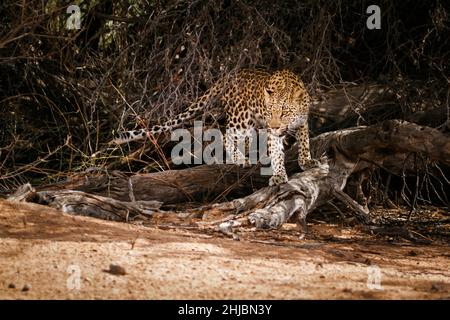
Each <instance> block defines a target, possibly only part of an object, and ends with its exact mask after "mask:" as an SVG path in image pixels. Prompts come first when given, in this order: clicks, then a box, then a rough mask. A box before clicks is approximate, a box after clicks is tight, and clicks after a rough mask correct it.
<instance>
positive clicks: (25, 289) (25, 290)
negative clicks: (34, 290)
mask: <svg viewBox="0 0 450 320" xmlns="http://www.w3.org/2000/svg"><path fill="white" fill-rule="evenodd" d="M30 289H31V286H30V285H29V284H25V285H24V286H23V288H22V292H27V291H30Z"/></svg>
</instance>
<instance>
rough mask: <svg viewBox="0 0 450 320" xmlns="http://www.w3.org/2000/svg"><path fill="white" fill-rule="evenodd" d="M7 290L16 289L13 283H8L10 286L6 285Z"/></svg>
mask: <svg viewBox="0 0 450 320" xmlns="http://www.w3.org/2000/svg"><path fill="white" fill-rule="evenodd" d="M8 288H9V289H15V288H16V285H15V284H14V283H10V284H9V285H8Z"/></svg>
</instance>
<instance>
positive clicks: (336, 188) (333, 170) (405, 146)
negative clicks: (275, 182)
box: [205, 120, 450, 234]
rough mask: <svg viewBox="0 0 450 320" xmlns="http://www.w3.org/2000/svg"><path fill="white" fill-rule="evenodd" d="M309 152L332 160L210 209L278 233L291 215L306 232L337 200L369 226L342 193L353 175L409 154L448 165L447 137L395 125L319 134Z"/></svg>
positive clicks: (226, 226) (227, 226) (225, 225)
mask: <svg viewBox="0 0 450 320" xmlns="http://www.w3.org/2000/svg"><path fill="white" fill-rule="evenodd" d="M313 150H314V152H315V153H316V155H317V154H331V155H332V157H331V158H330V159H328V160H326V159H323V160H322V163H321V164H320V165H319V166H318V167H317V168H314V169H311V170H308V171H306V172H302V173H297V174H294V175H293V176H291V177H290V178H289V182H288V183H286V184H284V185H282V186H281V187H280V188H275V187H272V188H270V187H266V188H263V189H261V190H258V191H257V192H255V193H253V194H252V195H249V196H247V197H245V198H241V199H236V200H233V201H231V202H228V203H222V204H217V205H214V206H213V208H214V210H215V211H216V212H217V211H223V213H224V214H226V213H230V212H233V213H239V212H246V214H245V216H247V215H248V221H249V222H250V223H252V224H254V225H255V226H256V227H257V228H278V227H280V226H281V225H282V224H283V223H285V222H286V221H288V220H289V219H290V218H291V217H293V216H294V214H295V215H297V222H298V224H299V225H300V226H301V227H302V230H303V232H306V223H305V219H306V216H307V214H308V213H310V212H311V211H312V210H314V209H315V208H316V207H318V206H320V205H323V204H325V203H328V202H329V201H330V200H333V199H337V200H340V201H341V202H343V203H344V204H346V205H347V206H349V207H350V208H351V209H352V210H353V211H354V212H355V213H357V215H358V217H359V218H360V219H361V220H364V221H367V219H368V216H367V213H368V210H367V208H365V207H363V206H361V205H360V204H358V203H357V202H356V201H354V200H353V199H351V198H350V197H349V196H348V195H347V194H345V193H344V192H343V191H342V190H343V188H344V187H345V185H346V181H347V179H348V178H349V176H350V175H351V174H352V173H355V172H357V171H358V170H363V169H366V168H367V167H368V166H372V165H374V164H376V165H381V166H382V165H384V164H385V163H386V162H389V163H390V164H392V163H394V164H395V163H397V164H398V165H401V163H400V162H397V160H398V159H403V160H404V159H405V158H406V156H407V154H409V153H412V152H417V153H423V154H425V155H426V156H427V157H428V158H430V159H431V160H435V161H441V162H442V163H445V164H447V165H450V137H449V136H446V135H444V134H442V133H441V132H440V131H438V130H436V129H432V128H427V127H421V126H418V125H415V124H413V123H408V122H404V121H396V120H392V121H386V122H385V123H383V124H380V125H375V126H370V127H358V128H352V129H346V130H340V131H337V132H329V133H325V134H322V135H320V136H318V137H317V138H315V139H314V140H313ZM392 157H395V158H394V160H395V161H392ZM205 209H207V208H205ZM246 219H247V217H244V215H241V216H238V217H237V219H231V220H229V221H226V222H222V223H221V224H220V229H221V230H222V231H223V232H224V233H230V234H232V231H231V230H232V228H233V227H236V226H240V225H241V224H242V223H243V222H244V221H246Z"/></svg>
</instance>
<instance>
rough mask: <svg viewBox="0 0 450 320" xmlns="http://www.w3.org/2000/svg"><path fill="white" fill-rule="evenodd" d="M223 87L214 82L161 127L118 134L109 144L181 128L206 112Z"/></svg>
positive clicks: (155, 126) (221, 83) (221, 84)
mask: <svg viewBox="0 0 450 320" xmlns="http://www.w3.org/2000/svg"><path fill="white" fill-rule="evenodd" d="M223 85H224V84H223V81H222V80H219V81H218V82H216V83H215V84H214V85H213V86H212V87H211V88H210V89H209V90H207V91H206V92H205V94H203V95H202V96H201V97H200V98H198V99H197V100H196V101H195V102H193V103H192V104H191V105H190V106H189V108H188V109H187V110H186V111H185V112H183V113H180V114H178V115H177V116H176V117H175V118H173V119H170V120H168V121H166V122H165V123H163V124H161V125H154V126H153V127H151V128H146V129H138V130H131V131H124V132H120V133H118V135H117V136H116V138H115V139H114V140H113V141H111V142H110V143H114V144H123V143H127V142H131V141H136V140H142V139H145V138H146V137H147V136H149V135H154V134H159V133H162V132H166V131H171V130H173V129H176V128H179V127H181V126H182V125H183V123H185V122H186V121H189V120H192V119H193V118H195V117H197V116H198V115H200V114H202V113H203V112H204V111H206V110H207V108H208V107H209V106H210V105H211V104H212V100H214V99H216V98H217V96H218V95H219V94H220V93H221V91H222V88H223Z"/></svg>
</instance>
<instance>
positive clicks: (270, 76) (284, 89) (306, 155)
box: [114, 70, 315, 185]
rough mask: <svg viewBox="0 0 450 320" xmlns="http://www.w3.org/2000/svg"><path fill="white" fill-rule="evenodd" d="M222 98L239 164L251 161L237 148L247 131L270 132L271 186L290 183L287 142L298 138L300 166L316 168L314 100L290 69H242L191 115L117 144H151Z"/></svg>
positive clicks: (203, 99) (213, 89)
mask: <svg viewBox="0 0 450 320" xmlns="http://www.w3.org/2000/svg"><path fill="white" fill-rule="evenodd" d="M213 99H218V100H220V101H221V103H222V105H223V106H224V109H225V113H226V120H227V136H226V142H225V144H226V150H227V153H228V154H229V156H231V160H232V162H234V163H242V162H243V161H244V162H245V155H244V154H242V152H241V151H240V150H239V148H237V143H238V140H239V139H242V132H245V131H246V130H247V129H252V128H255V129H262V128H264V129H267V131H268V133H269V135H268V151H269V156H270V158H271V165H272V169H273V176H272V177H271V179H270V185H278V184H281V183H284V182H286V181H287V180H288V178H287V174H286V169H285V166H284V151H283V137H284V136H285V135H286V134H287V133H289V132H290V133H295V137H296V139H297V141H298V142H299V159H298V161H299V164H300V166H301V167H302V168H306V167H309V166H311V165H313V164H314V163H315V161H314V160H312V159H311V155H310V150H309V132H308V121H307V120H308V112H309V105H310V104H311V98H310V96H309V94H308V92H307V90H306V89H305V86H304V84H303V82H302V81H301V80H300V78H299V77H298V76H297V75H295V74H294V73H292V72H291V71H289V70H282V71H277V72H274V73H267V72H264V71H259V70H242V71H239V72H238V73H237V74H235V75H234V76H230V77H227V78H222V79H220V80H219V81H217V82H216V83H215V84H214V85H213V86H212V87H211V88H210V89H209V90H208V91H207V92H206V93H205V94H204V95H202V96H201V97H200V98H198V99H197V101H195V102H194V103H192V104H191V105H190V106H189V108H188V110H187V111H185V112H183V113H181V114H179V115H178V116H176V117H175V118H174V119H170V120H169V121H167V122H165V123H163V124H162V125H155V126H153V127H152V128H150V129H141V130H133V131H127V132H124V133H122V134H121V135H120V136H119V137H118V138H117V139H116V140H114V142H115V143H118V144H120V143H126V142H130V141H134V140H140V139H145V138H146V137H147V136H148V135H150V134H152V135H154V134H158V133H161V132H164V131H169V130H173V129H175V128H178V127H181V126H182V125H183V123H185V122H186V121H188V120H191V119H193V118H195V117H196V116H197V115H198V114H201V113H203V112H204V111H205V109H206V107H207V105H208V103H209V102H211V101H212V100H213Z"/></svg>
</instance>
